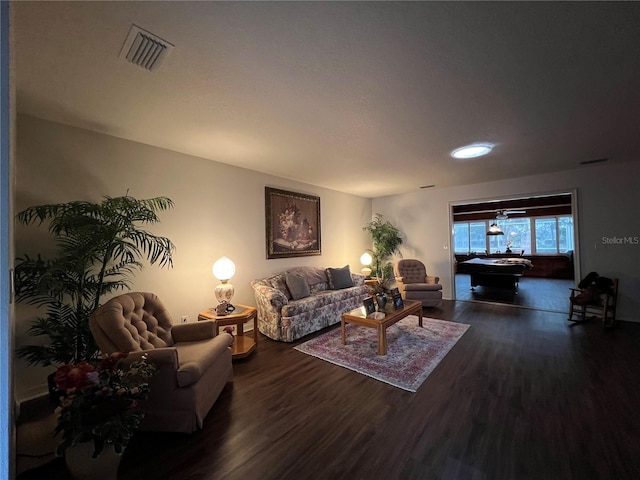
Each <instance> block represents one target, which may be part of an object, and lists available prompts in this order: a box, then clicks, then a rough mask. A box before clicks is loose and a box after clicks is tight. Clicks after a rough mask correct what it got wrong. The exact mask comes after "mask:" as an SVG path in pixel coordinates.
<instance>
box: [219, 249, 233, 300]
mask: <svg viewBox="0 0 640 480" xmlns="http://www.w3.org/2000/svg"><path fill="white" fill-rule="evenodd" d="M234 273H236V266H235V265H234V264H233V262H232V261H231V260H229V259H228V258H227V257H220V258H219V259H218V260H216V262H215V263H214V264H213V276H214V277H216V278H217V279H218V280H220V284H219V285H216V288H215V290H214V293H215V294H216V299H217V300H218V303H229V304H230V303H231V299H232V298H233V294H234V293H235V289H234V288H233V285H231V284H230V283H229V279H230V278H231V277H233V274H234Z"/></svg>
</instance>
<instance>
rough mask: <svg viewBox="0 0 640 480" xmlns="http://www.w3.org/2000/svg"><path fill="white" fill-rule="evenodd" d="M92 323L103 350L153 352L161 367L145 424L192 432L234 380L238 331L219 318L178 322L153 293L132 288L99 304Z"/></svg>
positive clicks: (152, 386)
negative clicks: (222, 329)
mask: <svg viewBox="0 0 640 480" xmlns="http://www.w3.org/2000/svg"><path fill="white" fill-rule="evenodd" d="M89 327H90V328H91V333H92V334H93V337H94V339H95V340H96V343H97V344H98V347H100V350H101V351H102V352H103V353H113V352H130V353H129V357H128V358H127V360H131V361H132V360H135V359H138V358H140V357H141V356H142V355H145V354H146V355H147V358H148V360H149V362H152V363H154V364H155V365H156V366H157V367H158V372H157V374H156V375H155V376H154V377H153V379H152V380H151V383H150V385H149V387H150V390H151V391H150V393H149V399H148V400H146V402H145V417H144V420H143V422H142V425H141V429H142V430H147V431H149V430H151V431H169V432H184V433H191V432H193V431H195V430H198V429H200V428H202V423H203V420H204V417H205V416H206V415H207V413H208V412H209V410H210V409H211V407H212V406H213V404H214V403H215V401H216V399H217V398H218V396H219V395H220V392H221V391H222V389H223V388H224V386H225V385H226V384H227V383H228V382H231V381H232V380H233V369H232V365H231V350H230V348H229V346H230V345H231V344H232V343H233V337H232V336H231V335H229V334H227V333H221V334H220V335H216V328H215V327H216V324H215V322H214V321H204V322H197V323H185V324H178V325H173V324H172V321H171V316H170V315H169V312H168V311H167V309H166V308H165V307H164V305H163V304H162V302H160V300H159V299H158V297H157V296H156V295H154V294H153V293H140V292H132V293H126V294H124V295H120V296H117V297H114V298H112V299H111V300H109V301H108V302H106V303H105V304H104V305H102V306H101V307H99V308H98V309H97V310H96V311H95V312H93V314H92V315H91V318H90V320H89Z"/></svg>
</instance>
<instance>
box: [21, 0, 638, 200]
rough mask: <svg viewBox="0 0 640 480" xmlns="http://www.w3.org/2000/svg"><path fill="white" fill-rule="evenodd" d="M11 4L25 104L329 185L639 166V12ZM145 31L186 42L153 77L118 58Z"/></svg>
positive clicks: (539, 5)
mask: <svg viewBox="0 0 640 480" xmlns="http://www.w3.org/2000/svg"><path fill="white" fill-rule="evenodd" d="M11 8H12V10H13V12H12V14H13V22H12V27H13V39H14V46H13V48H14V49H13V52H14V54H15V57H14V62H15V63H14V64H15V67H16V72H15V81H16V85H17V108H18V111H19V112H21V113H26V114H30V115H34V116H37V117H40V118H44V119H48V120H52V121H56V122H60V123H64V124H68V125H72V126H77V127H82V128H86V129H90V130H94V131H97V132H101V133H105V134H109V135H114V136H117V137H121V138H125V139H130V140H135V141H138V142H142V143H146V144H150V145H156V146H159V147H163V148H167V149H171V150H175V151H178V152H183V153H187V154H192V155H197V156H199V157H204V158H207V159H211V160H214V161H217V162H223V163H229V164H232V165H237V166H239V167H244V168H248V169H252V170H257V171H260V172H265V173H269V174H273V175H277V176H281V177H286V178H291V179H295V180H299V181H302V182H306V183H310V184H314V185H319V186H323V187H327V188H331V189H334V190H339V191H344V192H348V193H352V194H355V195H361V196H365V197H377V196H383V195H389V194H395V193H402V192H408V191H413V190H416V189H417V188H419V187H420V186H423V185H432V184H433V185H436V188H437V187H445V186H452V185H464V184H470V183H477V182H483V181H490V180H496V179H501V178H510V177H518V176H524V175H531V174H537V173H545V172H553V171H558V170H563V169H567V168H574V167H577V166H578V165H579V163H580V162H582V161H587V160H593V159H598V158H608V159H609V160H608V161H609V162H622V161H629V160H637V159H638V158H640V155H639V153H638V152H639V151H640V148H639V147H640V128H639V125H640V123H639V119H640V28H638V25H640V3H638V2H531V3H528V2H491V3H485V2H408V3H405V2H345V3H342V2H282V3H280V2H230V3H227V2H188V1H180V2H178V1H176V2H17V3H16V2H12V4H11ZM132 23H135V24H136V25H138V26H140V27H142V28H144V29H147V30H149V31H151V32H153V33H154V34H156V35H158V36H160V37H162V38H163V39H165V40H167V41H168V42H171V43H172V44H174V45H175V48H174V49H173V51H172V52H171V54H170V55H169V56H168V57H167V59H166V60H165V61H164V63H163V64H162V65H161V67H160V68H158V69H157V70H156V71H155V72H149V71H146V70H144V69H142V68H139V67H136V66H133V65H131V64H129V63H127V62H125V61H123V60H122V59H121V58H119V56H118V55H119V53H120V49H121V47H122V44H123V42H124V40H125V38H126V36H127V34H128V32H129V29H130V27H131V24H132ZM474 141H490V142H493V143H495V144H496V148H495V149H494V151H493V152H492V153H491V154H490V155H489V156H487V157H483V158H480V159H475V160H454V159H452V158H451V157H450V156H449V153H450V151H451V150H453V149H455V148H456V147H459V146H461V145H464V144H467V143H471V142H474ZM584 168H589V167H586V166H585V167H584Z"/></svg>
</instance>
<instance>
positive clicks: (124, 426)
mask: <svg viewBox="0 0 640 480" xmlns="http://www.w3.org/2000/svg"><path fill="white" fill-rule="evenodd" d="M126 357H127V354H126V353H122V352H116V353H112V354H110V355H104V356H103V357H102V359H101V360H99V361H94V362H80V363H72V364H65V365H61V366H59V367H58V370H57V371H56V373H55V376H54V379H55V382H56V386H57V388H58V392H60V406H59V407H58V409H57V410H56V412H57V414H58V425H57V427H56V434H62V439H61V441H60V443H59V444H58V448H57V450H56V453H57V454H58V455H62V454H63V453H64V451H65V450H66V449H67V448H69V447H72V446H74V445H77V444H78V443H82V442H90V441H92V442H93V457H94V458H95V457H97V456H98V455H100V453H102V451H103V449H104V448H105V446H106V445H111V446H113V449H114V451H115V453H117V454H121V453H122V452H123V451H124V449H125V448H126V446H127V445H128V443H129V439H130V438H131V436H132V435H133V433H134V432H135V431H136V430H137V429H138V427H139V426H140V422H141V420H142V418H143V417H144V411H143V410H142V409H141V408H140V404H139V401H140V400H145V399H146V398H147V397H148V395H149V379H150V378H151V377H152V376H153V375H154V374H155V372H156V367H155V365H153V364H150V363H148V362H147V359H146V357H145V356H143V357H142V359H141V360H139V361H136V362H131V363H125V362H123V360H124V359H125V358H126Z"/></svg>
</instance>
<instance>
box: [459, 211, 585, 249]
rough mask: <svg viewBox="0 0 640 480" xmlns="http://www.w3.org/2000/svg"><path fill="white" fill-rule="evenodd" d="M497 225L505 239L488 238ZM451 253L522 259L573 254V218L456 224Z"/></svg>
mask: <svg viewBox="0 0 640 480" xmlns="http://www.w3.org/2000/svg"><path fill="white" fill-rule="evenodd" d="M494 222H495V223H497V224H498V226H499V227H500V229H501V230H502V231H503V232H504V235H494V236H491V235H489V236H487V230H488V229H489V225H490V224H491V223H494ZM453 240H454V252H455V253H459V254H464V253H471V252H477V253H483V252H484V251H485V250H487V251H489V252H490V253H504V252H505V251H506V250H507V247H508V248H509V249H510V250H511V251H512V252H513V253H520V252H521V251H523V250H524V253H525V255H531V254H536V253H540V254H559V253H566V252H570V251H573V250H574V233H573V217H571V216H561V217H538V218H528V217H525V218H508V219H506V220H486V221H477V222H455V223H454V225H453Z"/></svg>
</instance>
